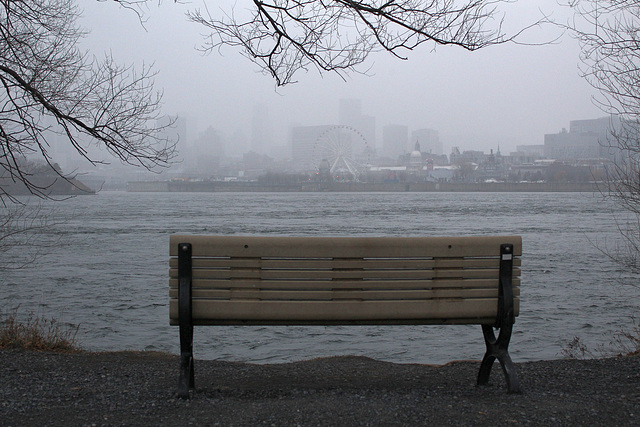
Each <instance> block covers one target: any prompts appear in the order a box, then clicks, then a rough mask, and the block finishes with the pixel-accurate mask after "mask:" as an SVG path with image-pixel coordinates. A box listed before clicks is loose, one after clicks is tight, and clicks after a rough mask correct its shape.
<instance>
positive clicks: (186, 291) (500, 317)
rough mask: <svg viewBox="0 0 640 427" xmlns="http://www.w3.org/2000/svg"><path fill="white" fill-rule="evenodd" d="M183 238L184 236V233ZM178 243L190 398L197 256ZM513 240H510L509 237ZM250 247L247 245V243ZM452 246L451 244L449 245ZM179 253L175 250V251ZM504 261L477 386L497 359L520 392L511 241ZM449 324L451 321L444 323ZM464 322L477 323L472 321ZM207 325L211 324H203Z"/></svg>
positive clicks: (181, 386)
mask: <svg viewBox="0 0 640 427" xmlns="http://www.w3.org/2000/svg"><path fill="white" fill-rule="evenodd" d="M180 237H183V236H180ZM518 239H519V237H518ZM184 240H185V241H180V242H179V243H177V270H178V274H177V276H178V277H177V279H178V325H179V329H180V376H179V380H178V396H179V397H181V398H189V394H190V393H189V392H190V390H194V389H195V383H194V358H193V327H194V323H195V322H194V320H193V299H192V282H193V263H192V260H193V256H192V243H190V242H189V241H188V240H189V239H184ZM505 240H509V239H505ZM245 247H246V246H245ZM449 247H450V246H449ZM172 253H174V254H175V252H172ZM499 259H500V261H499V265H500V267H499V286H498V298H497V299H498V306H497V313H496V315H495V321H494V322H493V323H486V321H483V323H480V324H481V326H482V332H483V337H484V340H485V344H486V352H485V354H484V357H483V359H482V362H481V364H480V369H479V372H478V377H477V385H486V384H487V383H488V381H489V376H490V373H491V369H492V367H493V364H494V362H495V360H496V359H497V360H498V361H499V362H500V365H501V366H502V370H503V372H504V376H505V379H506V385H507V390H508V392H509V393H520V392H521V387H520V383H519V381H518V378H517V374H516V369H515V366H514V364H513V362H512V360H511V357H510V356H509V351H508V347H509V342H510V340H511V334H512V329H513V324H514V323H515V316H516V310H515V306H514V292H513V276H514V274H513V260H514V245H513V244H511V243H504V244H500V258H499ZM433 323H435V322H433V321H432V319H431V320H430V321H425V322H421V321H413V320H412V321H397V320H395V321H384V320H371V321H356V322H349V321H346V322H345V321H338V322H333V321H326V322H323V321H314V322H306V321H299V320H298V321H296V320H292V321H281V322H273V321H256V320H253V321H247V322H245V321H238V320H235V321H233V322H231V323H227V322H224V321H223V322H220V321H216V322H214V323H211V324H252V325H256V324H263V325H264V324H289V325H307V324H326V325H330V324H433ZM443 323H447V322H443ZM464 323H476V322H474V321H468V322H464ZM199 324H207V323H199ZM494 328H495V329H499V335H498V336H497V337H496V335H495V333H494Z"/></svg>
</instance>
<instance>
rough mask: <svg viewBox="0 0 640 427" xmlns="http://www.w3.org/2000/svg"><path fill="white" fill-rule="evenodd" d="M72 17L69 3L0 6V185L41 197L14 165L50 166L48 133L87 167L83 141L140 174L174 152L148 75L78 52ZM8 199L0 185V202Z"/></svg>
mask: <svg viewBox="0 0 640 427" xmlns="http://www.w3.org/2000/svg"><path fill="white" fill-rule="evenodd" d="M125 3H130V4H129V6H130V7H133V5H135V4H136V3H140V4H142V3H143V2H135V1H134V2H125ZM79 13H80V12H79V10H78V8H77V6H76V5H75V2H74V1H73V0H0V179H5V180H7V179H8V180H11V181H13V182H22V183H24V184H25V185H26V186H27V187H28V188H29V190H30V191H31V192H32V193H33V194H36V195H40V196H43V195H44V194H45V193H44V192H43V191H42V188H39V187H38V186H37V185H36V184H35V183H34V182H32V179H31V176H30V174H29V173H27V172H26V171H23V170H22V169H21V165H22V164H24V161H25V158H26V157H27V156H33V155H38V156H40V157H41V158H42V159H43V160H44V161H45V162H47V163H49V164H50V161H51V159H50V157H49V155H48V153H47V149H48V147H49V145H48V142H47V137H48V136H49V135H50V134H51V133H55V134H58V135H62V136H64V137H65V138H66V140H67V141H68V142H69V144H71V145H72V146H73V147H74V148H75V150H76V151H77V152H78V153H80V154H81V155H82V156H84V157H85V158H87V159H88V160H90V161H92V160H91V159H89V158H88V156H87V152H86V150H85V149H84V148H83V146H84V145H83V144H84V142H85V141H91V142H93V143H95V144H98V145H101V146H103V147H104V148H106V149H107V150H108V151H109V152H110V153H111V154H113V155H114V156H116V157H117V158H119V159H120V160H121V161H123V162H126V163H130V164H136V165H141V166H143V167H145V168H152V167H154V166H158V165H159V166H164V165H167V164H168V163H169V161H170V160H171V158H172V156H173V152H174V146H175V141H170V140H168V139H166V137H165V136H164V135H165V133H163V128H164V127H165V126H161V127H158V126H157V122H156V120H157V119H158V118H159V116H160V101H161V93H159V92H157V91H155V90H154V88H153V78H154V76H155V72H154V71H153V69H152V68H151V67H146V66H143V68H142V70H141V71H140V72H136V71H135V70H134V69H133V68H132V67H130V66H120V65H118V64H116V63H115V62H114V61H113V59H112V58H111V57H110V56H106V57H104V58H103V59H102V60H98V59H97V58H95V57H91V56H89V55H88V54H87V53H86V52H82V51H81V50H80V49H79V48H78V47H77V44H78V41H79V40H80V39H81V38H82V37H84V36H85V32H84V31H83V30H81V29H80V28H79V27H78V25H77V18H78V16H79ZM169 125H171V124H169ZM7 196H9V197H10V194H8V193H7V192H6V191H3V187H2V184H1V181H0V198H3V197H7Z"/></svg>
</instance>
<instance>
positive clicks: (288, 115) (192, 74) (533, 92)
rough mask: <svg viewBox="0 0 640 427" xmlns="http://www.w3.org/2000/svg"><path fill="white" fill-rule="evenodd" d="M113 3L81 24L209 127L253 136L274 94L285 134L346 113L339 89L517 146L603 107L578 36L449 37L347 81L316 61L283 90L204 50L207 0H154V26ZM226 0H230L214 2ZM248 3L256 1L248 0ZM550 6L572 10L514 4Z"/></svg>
mask: <svg viewBox="0 0 640 427" xmlns="http://www.w3.org/2000/svg"><path fill="white" fill-rule="evenodd" d="M112 3H113V2H106V3H105V2H97V1H92V0H85V1H83V2H80V4H81V8H82V9H83V10H84V18H83V19H82V21H81V24H82V25H83V26H85V27H86V28H87V29H89V30H91V34H90V36H89V38H88V39H87V40H86V42H85V43H86V46H87V47H89V48H90V49H91V50H92V51H93V52H94V53H97V54H99V53H100V52H102V51H105V50H109V51H111V53H112V54H113V56H114V57H115V58H117V59H119V60H120V61H121V62H124V63H134V64H137V65H140V64H142V63H143V62H144V63H146V64H150V63H154V64H155V68H156V70H157V71H158V72H159V75H158V77H157V79H156V84H157V86H158V88H161V89H163V90H164V112H165V113H167V114H179V115H181V116H184V117H186V118H187V120H188V122H189V123H190V127H191V128H193V126H194V125H195V126H197V129H198V131H203V130H204V129H206V128H207V127H208V126H213V127H214V128H216V129H219V130H221V131H223V132H225V133H226V134H231V133H233V132H234V131H235V130H237V129H244V130H245V133H246V134H247V136H249V135H250V126H251V114H252V111H253V107H254V105H256V104H266V105H267V106H268V108H269V114H270V116H271V118H272V120H273V130H274V133H275V136H276V137H277V139H278V140H279V141H282V143H283V144H284V143H285V142H286V141H285V140H286V135H287V129H288V127H289V126H290V125H291V124H292V123H297V124H302V125H319V124H333V123H337V120H338V101H339V99H341V98H359V99H361V100H362V103H363V110H364V111H363V112H364V113H365V114H368V115H373V116H375V117H376V120H377V126H378V128H381V127H382V126H384V125H386V124H390V123H399V124H406V125H408V126H409V128H410V129H411V130H413V129H419V128H432V129H437V130H438V131H439V132H440V137H441V140H442V141H443V143H444V146H445V151H446V152H447V153H449V151H450V147H451V146H454V145H459V146H460V148H462V149H478V150H484V151H489V149H491V148H496V146H497V144H500V148H501V150H502V152H503V153H508V152H509V151H512V150H514V149H515V147H516V145H520V144H542V143H543V142H544V134H545V133H556V132H559V131H560V130H561V129H562V128H563V127H566V128H568V126H569V121H570V120H574V119H588V118H596V117H601V116H603V114H602V113H601V112H600V111H599V110H598V109H597V108H596V107H595V106H594V105H593V102H592V100H591V98H592V96H593V95H594V94H595V93H594V91H593V90H592V89H591V88H590V86H589V85H588V84H587V83H586V82H585V81H584V80H583V79H582V78H581V77H580V76H579V72H578V54H579V50H578V44H577V42H576V41H575V40H572V39H571V38H570V37H567V36H565V37H563V38H562V39H561V43H556V44H551V45H544V46H527V45H515V44H505V45H500V46H493V47H489V48H486V49H481V50H479V51H476V52H466V51H464V50H462V49H460V48H456V47H446V46H445V47H442V46H441V47H438V48H437V49H436V50H435V51H433V50H432V49H431V47H429V46H426V45H425V46H424V47H422V48H420V49H418V50H416V51H414V52H412V53H411V54H410V58H409V60H408V61H401V60H397V59H394V58H392V57H390V56H389V55H388V54H385V53H381V54H376V55H374V56H373V57H372V59H371V60H370V62H369V65H371V69H370V71H369V75H367V76H365V75H360V74H355V73H353V74H351V75H350V76H349V77H348V78H347V80H346V81H343V80H342V79H341V78H340V77H338V76H336V75H333V74H325V75H323V76H319V75H318V73H317V72H316V71H314V70H311V71H309V72H308V73H304V72H301V73H299V74H298V75H297V80H298V83H297V84H295V85H291V86H287V87H284V88H278V89H276V88H275V85H274V81H273V79H272V78H270V77H269V76H266V75H263V74H261V73H260V71H259V69H258V67H257V66H256V65H254V64H253V63H251V62H250V61H249V60H247V59H245V58H244V57H242V56H241V55H240V53H239V51H238V50H236V49H234V48H231V47H224V48H222V50H221V52H220V53H213V54H210V55H202V54H201V53H199V52H198V51H197V50H196V47H197V46H198V45H199V44H200V42H201V37H200V34H201V33H203V32H204V29H203V28H201V27H199V26H198V25H197V24H194V23H189V22H187V20H186V18H185V16H184V12H185V11H186V10H187V9H188V8H193V7H198V6H200V5H201V4H202V0H192V1H191V2H190V3H188V4H175V3H174V2H173V1H164V2H162V4H161V5H160V6H159V7H158V6H157V3H156V2H155V1H151V2H149V3H150V4H149V9H148V10H147V11H146V15H147V16H146V18H147V21H146V23H145V28H143V27H142V26H141V25H140V23H139V21H138V18H137V16H136V15H135V14H134V13H132V12H131V11H127V10H124V9H122V8H121V7H119V6H118V5H116V4H112ZM214 3H215V4H224V3H227V0H216V1H209V4H214ZM532 3H533V4H532ZM236 4H237V6H236V7H244V6H245V4H244V2H243V1H242V0H237V1H236ZM247 6H249V5H248V2H247ZM538 8H540V9H542V10H544V11H545V12H547V13H552V12H553V14H554V16H555V17H556V18H557V19H560V20H562V19H564V18H563V16H566V15H567V13H568V11H566V10H560V9H559V8H558V6H557V5H556V2H555V0H543V1H537V2H530V1H526V2H525V1H520V2H519V4H516V5H511V6H509V9H508V10H507V13H508V14H507V16H506V23H507V29H513V28H517V27H519V26H522V25H524V24H526V23H529V22H533V21H535V19H536V18H537V17H538V15H539V12H538V10H537V9H538ZM212 11H213V12H215V9H212ZM558 34H559V32H558V30H557V29H553V28H543V29H533V30H531V31H530V32H529V34H528V35H527V37H526V39H525V40H526V41H542V40H550V39H552V38H553V37H555V36H556V35H558ZM192 136H193V132H192V134H191V135H190V136H189V138H190V139H191V137H192ZM379 145H380V141H378V146H379ZM248 148H249V147H237V151H240V152H242V151H244V150H248ZM228 151H230V152H234V150H232V149H231V150H228Z"/></svg>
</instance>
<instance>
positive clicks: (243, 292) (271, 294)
mask: <svg viewBox="0 0 640 427" xmlns="http://www.w3.org/2000/svg"><path fill="white" fill-rule="evenodd" d="M192 292H193V295H192V298H194V299H255V300H294V301H302V300H304V301H314V300H340V299H357V300H361V301H364V300H367V301H368V300H371V301H381V300H418V299H437V298H497V297H498V289H497V288H491V289H483V288H470V289H416V290H360V289H342V290H341V289H333V290H317V291H316V290H314V291H308V290H305V291H301V290H294V291H291V290H277V291H275V290H261V289H246V288H245V289H243V288H235V289H193V291H192ZM514 295H515V296H519V295H520V289H519V288H516V289H514ZM169 297H170V298H178V290H177V289H171V290H170V291H169Z"/></svg>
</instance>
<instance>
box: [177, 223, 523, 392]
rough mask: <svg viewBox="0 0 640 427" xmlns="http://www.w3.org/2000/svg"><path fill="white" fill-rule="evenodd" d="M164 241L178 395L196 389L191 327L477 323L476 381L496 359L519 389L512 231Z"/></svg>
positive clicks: (517, 243)
mask: <svg viewBox="0 0 640 427" xmlns="http://www.w3.org/2000/svg"><path fill="white" fill-rule="evenodd" d="M170 240H171V249H170V254H171V260H170V322H171V324H172V325H179V327H180V352H181V355H180V378H179V385H178V395H179V396H180V397H183V398H188V397H189V390H190V389H193V388H194V361H193V326H194V325H428V324H437V325H441V324H479V325H482V331H483V335H484V339H485V343H486V348H487V350H486V353H485V355H484V358H483V360H482V362H481V364H480V370H479V373H478V378H477V384H478V385H484V384H486V383H487V382H488V380H489V374H490V372H491V368H492V366H493V363H494V361H495V360H496V359H498V361H499V362H500V364H501V366H502V369H503V371H504V375H505V378H506V383H507V389H508V391H509V392H510V393H514V392H520V385H519V382H518V379H517V376H516V372H515V369H514V365H513V363H512V361H511V358H510V356H509V352H508V346H509V340H510V338H511V331H512V327H513V323H514V321H515V317H516V316H518V313H519V306H520V304H519V302H520V298H519V295H520V292H519V287H520V278H519V276H520V256H521V254H522V239H521V238H520V237H519V236H486V237H485V236H482V237H256V236H252V237H245V236H186V235H172V236H171V238H170ZM494 328H499V330H500V333H499V335H498V336H497V337H496V335H495V333H494Z"/></svg>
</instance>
